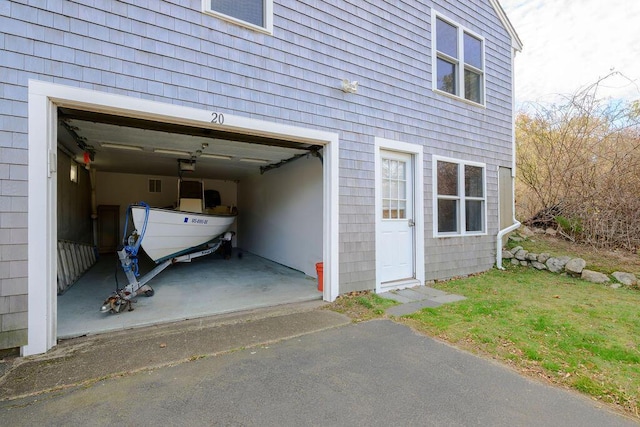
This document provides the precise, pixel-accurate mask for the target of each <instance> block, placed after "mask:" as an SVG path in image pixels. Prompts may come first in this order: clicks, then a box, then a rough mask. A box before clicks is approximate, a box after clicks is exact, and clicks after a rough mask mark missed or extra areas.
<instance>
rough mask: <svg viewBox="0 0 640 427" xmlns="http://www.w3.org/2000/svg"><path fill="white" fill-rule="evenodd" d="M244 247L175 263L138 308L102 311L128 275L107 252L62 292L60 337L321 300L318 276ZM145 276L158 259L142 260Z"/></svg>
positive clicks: (59, 297) (157, 278) (59, 318)
mask: <svg viewBox="0 0 640 427" xmlns="http://www.w3.org/2000/svg"><path fill="white" fill-rule="evenodd" d="M238 253H239V252H238V251H237V250H236V249H234V254H233V256H232V257H231V259H229V260H225V259H223V258H222V257H220V256H219V255H217V254H213V255H209V256H205V257H202V258H198V259H195V260H193V261H192V262H191V263H180V264H176V265H172V266H170V267H168V268H167V269H166V270H164V271H163V272H162V273H160V274H159V275H158V276H156V277H155V278H154V279H152V280H151V281H150V282H149V285H150V286H151V287H152V288H153V289H154V291H155V295H154V296H153V297H150V298H148V297H144V296H141V297H138V298H137V300H138V302H137V303H136V304H134V308H135V310H134V311H131V312H126V311H125V312H122V313H119V314H109V313H101V312H100V307H101V306H102V303H103V301H104V300H105V299H106V298H107V297H108V296H109V295H110V294H111V292H113V291H114V289H115V279H114V274H115V272H116V267H117V271H118V280H119V283H120V287H124V286H125V285H126V283H127V282H126V278H125V276H124V273H123V272H122V269H121V268H120V266H119V265H118V264H117V257H116V256H115V255H113V256H111V255H107V256H104V255H103V256H101V257H100V260H99V261H98V263H97V264H96V265H95V266H93V267H92V268H91V269H90V270H89V271H88V272H87V273H86V274H85V275H84V276H83V277H82V278H80V280H79V281H78V282H76V283H75V284H74V285H73V286H72V287H71V288H70V289H68V290H67V291H66V292H65V293H64V294H63V295H58V338H72V337H77V336H82V335H89V334H98V333H102V332H108V331H113V330H121V329H127V328H131V327H139V326H148V325H153V324H158V323H165V322H172V321H178V320H184V319H193V318H197V317H203V316H210V315H214V314H221V313H229V312H234V311H242V310H250V309H254V308H259V307H267V306H273V305H278V304H285V303H292V302H300V301H309V300H314V299H321V298H322V293H321V292H319V291H318V290H317V280H316V279H315V278H312V277H309V276H307V275H305V274H304V273H302V272H300V271H297V270H293V269H290V268H288V267H285V266H283V265H280V264H277V263H275V262H273V261H269V260H267V259H265V258H262V257H259V256H257V255H253V254H250V253H247V252H242V257H238ZM141 264H142V265H141V267H140V271H141V273H142V274H144V273H146V272H147V271H149V270H151V269H152V268H153V266H154V264H153V262H152V261H150V260H148V259H147V260H146V262H143V261H142V260H141Z"/></svg>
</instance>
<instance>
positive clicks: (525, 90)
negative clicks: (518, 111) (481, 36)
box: [500, 0, 640, 107]
mask: <svg viewBox="0 0 640 427" xmlns="http://www.w3.org/2000/svg"><path fill="white" fill-rule="evenodd" d="M500 4H501V5H502V7H503V9H504V10H505V12H506V13H507V16H508V17H509V20H510V21H511V23H512V24H513V26H514V27H515V29H516V32H517V33H518V36H519V37H520V40H521V41H522V44H523V45H524V48H523V49H522V52H519V53H518V54H517V55H516V59H515V79H516V84H515V90H516V104H517V106H518V107H520V106H522V105H526V104H527V103H529V102H534V103H553V102H558V100H559V98H558V96H557V95H558V94H572V93H574V92H576V91H577V90H579V89H581V88H585V87H586V86H588V85H590V84H593V83H595V82H596V81H598V80H599V79H600V78H602V77H605V76H607V75H608V74H610V73H611V72H617V73H619V74H616V75H615V76H614V77H612V78H608V79H606V80H605V81H604V82H603V83H602V85H601V86H600V89H599V92H598V94H599V95H600V96H602V97H611V98H614V99H625V100H636V99H640V1H639V0H500Z"/></svg>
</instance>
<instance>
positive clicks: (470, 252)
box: [0, 0, 512, 348]
mask: <svg viewBox="0 0 640 427" xmlns="http://www.w3.org/2000/svg"><path fill="white" fill-rule="evenodd" d="M432 6H433V7H434V8H435V10H436V11H438V12H439V13H442V14H444V15H446V16H448V17H450V18H451V19H454V20H456V21H457V22H458V23H460V24H461V25H464V26H466V27H467V28H469V29H471V30H472V31H474V32H476V33H478V34H480V35H483V36H484V37H485V57H486V68H485V73H486V107H485V108H482V107H478V106H472V105H469V104H467V103H464V102H461V101H459V100H455V99H451V98H448V97H445V96H442V95H438V94H435V93H434V92H433V91H432V90H431V84H432V75H431V64H432V60H433V55H432V52H431V34H430V32H431V16H430V13H431V9H430V8H431V7H432ZM200 7H201V2H200V0H190V1H178V0H173V1H139V0H125V1H107V2H104V1H93V0H77V1H66V0H60V1H48V2H27V1H3V2H0V31H1V32H0V49H1V50H0V96H1V97H2V105H1V107H0V166H1V167H2V172H1V173H0V197H1V199H0V233H1V234H0V236H2V239H1V241H0V251H1V254H2V258H0V321H1V322H0V328H1V329H0V348H4V347H12V346H18V345H23V344H24V343H25V340H26V332H25V331H26V304H25V302H24V301H25V300H26V297H25V295H26V292H27V271H26V257H27V253H26V227H27V223H26V208H27V207H26V197H27V181H26V180H27V176H26V165H27V104H26V101H27V82H28V79H38V80H43V81H49V82H55V83H60V84H65V85H70V86H78V87H83V88H90V89H94V90H99V91H104V92H111V93H117V94H124V95H127V96H131V97H140V98H145V99H151V100H156V101H161V102H166V103H173V104H178V105H184V106H192V107H196V108H206V109H210V108H211V107H213V106H215V108H218V109H221V110H224V111H226V112H228V113H230V114H237V115H240V116H248V117H252V118H257V119H264V120H270V121H275V122H279V123H288V124H292V125H298V126H304V127H311V128H317V129H322V130H330V131H337V132H338V133H339V137H340V148H341V150H340V153H339V158H340V163H339V176H340V179H339V199H340V217H339V231H340V237H339V249H340V278H339V279H340V291H341V292H348V291H352V290H361V289H372V288H373V287H374V281H375V266H376V254H375V213H374V178H375V175H374V138H375V137H383V138H388V139H393V140H399V141H404V142H410V143H414V144H421V145H422V146H423V147H424V164H423V165H422V167H423V172H424V177H425V179H424V182H425V188H424V192H423V193H424V207H425V212H424V216H425V236H424V238H425V267H426V272H427V279H429V280H430V279H440V278H447V277H451V276H456V275H460V274H467V273H473V272H477V271H481V270H485V269H487V268H490V267H491V265H492V263H493V256H494V254H495V249H494V247H493V246H494V241H495V234H496V233H497V231H498V224H497V210H498V205H497V167H498V165H500V166H507V167H509V166H510V165H511V151H510V150H511V148H510V141H511V129H512V126H511V121H512V116H511V114H512V113H511V103H512V99H511V97H512V91H511V59H510V49H511V47H510V46H511V44H510V39H509V35H508V33H507V31H506V30H505V29H504V28H503V27H502V26H501V23H500V21H499V19H498V18H497V16H496V15H495V12H494V10H493V8H492V7H491V5H490V3H489V2H488V0H474V1H456V2H431V1H396V2H387V1H355V0H354V1H344V0H329V1H323V2H317V1H311V0H302V1H295V2H293V1H286V0H283V1H280V0H274V7H273V9H274V19H273V22H274V30H273V35H267V34H263V33H260V32H256V31H252V30H249V29H247V28H244V27H242V26H238V25H234V24H231V23H228V22H226V21H224V20H221V19H218V18H216V17H213V16H210V15H207V14H203V13H202V12H201V11H200ZM343 78H349V79H351V80H358V81H359V83H360V88H359V90H358V93H357V94H356V95H350V94H344V93H343V92H341V91H340V89H339V87H340V86H339V85H340V80H341V79H343ZM432 155H443V156H448V157H454V158H459V159H461V160H474V161H482V162H485V163H486V165H487V184H488V185H487V207H488V230H487V231H488V235H486V236H472V237H450V238H435V239H434V238H433V229H432V225H431V224H432V220H431V218H432V206H433V201H432V197H433V193H432V192H433V189H432V186H431V168H432V163H431V156H432ZM7 168H8V176H7ZM452 259H455V261H452Z"/></svg>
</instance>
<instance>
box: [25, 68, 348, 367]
mask: <svg viewBox="0 0 640 427" xmlns="http://www.w3.org/2000/svg"><path fill="white" fill-rule="evenodd" d="M28 91H29V92H28V93H29V95H28V99H29V106H28V111H29V118H28V132H29V136H28V141H29V172H28V178H29V183H28V191H29V202H28V203H29V205H28V208H29V213H28V243H29V244H28V297H27V298H28V304H29V305H28V307H29V311H28V332H27V334H28V344H27V345H26V346H24V347H23V348H22V355H23V356H28V355H33V354H41V353H45V352H46V351H48V350H49V349H51V348H52V347H53V346H55V345H56V341H57V335H56V334H57V308H56V307H57V292H56V289H57V284H56V268H57V262H56V253H57V252H56V241H57V217H56V215H57V213H56V212H57V210H56V197H57V194H56V177H57V171H56V170H55V168H56V163H57V162H56V158H55V157H56V146H57V143H56V139H57V137H56V129H57V115H58V114H57V108H58V107H69V108H75V109H81V110H86V111H92V112H102V113H107V114H118V115H122V116H127V117H133V118H142V119H149V120H160V121H163V122H168V123H175V124H184V125H192V126H199V127H204V128H212V129H219V130H225V131H230V132H236V133H244V134H251V135H258V136H265V137H276V138H284V139H287V140H289V141H294V142H300V143H313V144H318V145H322V146H323V159H324V166H323V169H324V170H323V216H324V223H323V227H324V233H323V235H324V237H323V258H324V259H323V262H324V281H325V285H324V293H323V298H324V300H325V301H333V300H335V298H336V297H337V296H338V293H339V286H338V265H339V259H338V258H339V252H338V200H339V199H338V151H339V138H338V134H337V133H333V132H325V131H319V130H314V129H309V128H303V127H298V126H290V125H285V124H280V123H274V122H268V121H263V120H256V119H251V118H246V117H241V116H235V115H231V114H226V113H224V111H220V110H202V109H197V108H191V107H183V106H178V105H173V104H166V103H161V102H156V101H150V100H144V99H139V98H132V97H128V96H124V95H116V94H110V93H105V92H99V91H94V90H89V89H82V88H77V87H71V86H64V85H59V84H54V83H48V82H42V81H38V80H29V90H28ZM214 113H216V114H220V113H223V114H224V123H222V124H215V123H211V120H212V115H213V114H214Z"/></svg>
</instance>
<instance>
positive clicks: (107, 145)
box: [100, 142, 142, 151]
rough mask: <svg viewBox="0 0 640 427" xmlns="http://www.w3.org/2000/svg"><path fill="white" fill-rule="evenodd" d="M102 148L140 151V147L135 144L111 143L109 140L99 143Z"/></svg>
mask: <svg viewBox="0 0 640 427" xmlns="http://www.w3.org/2000/svg"><path fill="white" fill-rule="evenodd" d="M100 145H101V146H102V147H103V148H113V149H116V150H129V151H142V147H138V146H137V145H124V144H113V143H111V142H103V143H101V144H100Z"/></svg>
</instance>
